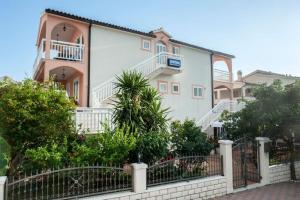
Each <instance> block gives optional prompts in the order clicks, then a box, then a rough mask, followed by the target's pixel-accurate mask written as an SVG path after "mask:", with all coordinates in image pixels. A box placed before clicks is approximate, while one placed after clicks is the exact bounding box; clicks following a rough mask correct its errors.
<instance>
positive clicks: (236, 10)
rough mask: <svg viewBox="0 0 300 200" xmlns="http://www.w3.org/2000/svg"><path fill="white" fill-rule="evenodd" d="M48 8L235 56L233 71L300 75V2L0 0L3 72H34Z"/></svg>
mask: <svg viewBox="0 0 300 200" xmlns="http://www.w3.org/2000/svg"><path fill="white" fill-rule="evenodd" d="M45 8H52V9H56V10H59V11H64V12H69V13H72V14H76V15H79V16H83V17H87V18H91V19H96V20H99V21H104V22H108V23H112V24H116V25H120V26H125V27H129V28H133V29H137V30H141V31H144V32H148V31H151V30H154V29H157V28H159V27H164V29H165V30H166V31H167V32H168V33H170V34H171V35H172V37H173V38H174V39H177V40H181V41H185V42H188V43H192V44H195V45H199V46H202V47H205V48H210V49H213V50H217V51H221V52H225V53H229V54H233V55H235V57H236V58H235V59H234V60H233V69H234V74H235V73H236V71H237V70H242V72H243V74H247V73H250V72H252V71H254V70H256V69H261V70H266V71H273V72H277V73H282V74H291V75H295V76H300V1H299V0H264V1H261V0H164V1H162V0H151V1H149V0H126V1H125V0H124V1H121V0H19V1H17V0H0V27H1V28H0V45H1V47H0V60H1V63H0V76H4V75H7V76H10V77H12V78H13V79H15V80H22V79H24V78H26V77H31V76H32V66H33V63H34V59H35V57H36V47H35V41H36V37H37V31H38V26H39V18H40V16H41V14H42V12H43V11H44V10H45Z"/></svg>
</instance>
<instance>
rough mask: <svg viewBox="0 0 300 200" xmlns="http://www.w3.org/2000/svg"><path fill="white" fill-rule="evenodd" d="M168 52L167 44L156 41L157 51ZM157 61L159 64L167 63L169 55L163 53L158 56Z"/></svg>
mask: <svg viewBox="0 0 300 200" xmlns="http://www.w3.org/2000/svg"><path fill="white" fill-rule="evenodd" d="M165 52H167V46H166V45H164V44H163V43H162V42H157V43H156V53H157V54H159V53H165ZM157 63H159V64H166V63H167V57H166V55H164V54H162V55H160V56H159V57H158V58H157Z"/></svg>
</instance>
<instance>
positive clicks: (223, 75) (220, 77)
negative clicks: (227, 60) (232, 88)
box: [214, 69, 231, 82]
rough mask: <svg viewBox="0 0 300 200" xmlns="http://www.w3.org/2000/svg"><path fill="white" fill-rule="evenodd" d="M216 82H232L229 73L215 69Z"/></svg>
mask: <svg viewBox="0 0 300 200" xmlns="http://www.w3.org/2000/svg"><path fill="white" fill-rule="evenodd" d="M214 81H222V82H231V78H230V73H229V72H228V71H224V70H219V69H214Z"/></svg>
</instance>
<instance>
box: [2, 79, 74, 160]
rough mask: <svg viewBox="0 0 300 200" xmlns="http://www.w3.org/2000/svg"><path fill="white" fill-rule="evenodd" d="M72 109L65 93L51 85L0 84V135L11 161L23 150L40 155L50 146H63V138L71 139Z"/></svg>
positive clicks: (32, 82)
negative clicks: (9, 147)
mask: <svg viewBox="0 0 300 200" xmlns="http://www.w3.org/2000/svg"><path fill="white" fill-rule="evenodd" d="M74 108H75V107H74V104H73V103H72V102H71V101H70V100H69V99H68V97H67V96H66V95H65V91H64V90H62V89H58V88H57V87H54V84H53V83H52V82H49V83H38V82H36V81H33V80H30V79H27V80H24V81H22V82H17V83H15V82H11V81H8V80H5V81H2V82H0V132H1V136H2V137H3V138H4V139H5V140H6V141H7V142H8V144H9V145H10V146H11V150H12V154H11V155H12V159H14V157H15V156H16V155H17V154H21V155H22V156H24V155H25V151H26V150H27V149H36V150H37V152H43V150H45V148H47V149H48V150H49V148H50V146H51V145H52V144H53V143H55V144H58V145H60V144H63V142H64V138H65V137H67V138H69V137H71V138H74V137H75V129H74V124H73V120H72V115H73V111H74ZM39 147H43V148H44V149H37V148H39ZM44 156H46V154H44ZM15 164H17V165H18V164H20V163H15Z"/></svg>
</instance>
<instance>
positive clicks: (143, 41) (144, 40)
mask: <svg viewBox="0 0 300 200" xmlns="http://www.w3.org/2000/svg"><path fill="white" fill-rule="evenodd" d="M145 43H148V44H149V47H148V48H146V47H145ZM142 49H143V50H146V51H151V41H150V40H147V39H142Z"/></svg>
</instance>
